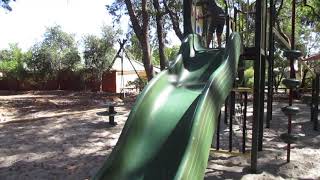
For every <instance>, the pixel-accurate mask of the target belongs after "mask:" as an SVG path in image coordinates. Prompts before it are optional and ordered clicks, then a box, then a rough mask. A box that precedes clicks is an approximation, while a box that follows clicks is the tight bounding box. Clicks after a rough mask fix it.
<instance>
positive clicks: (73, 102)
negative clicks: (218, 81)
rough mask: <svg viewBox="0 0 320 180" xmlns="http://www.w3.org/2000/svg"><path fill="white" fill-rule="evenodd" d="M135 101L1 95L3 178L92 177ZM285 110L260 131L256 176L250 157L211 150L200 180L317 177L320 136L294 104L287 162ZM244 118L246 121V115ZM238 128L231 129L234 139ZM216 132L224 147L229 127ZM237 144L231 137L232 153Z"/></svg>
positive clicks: (45, 93) (0, 170)
mask: <svg viewBox="0 0 320 180" xmlns="http://www.w3.org/2000/svg"><path fill="white" fill-rule="evenodd" d="M110 102H117V103H118V106H117V107H116V108H115V110H116V111H117V112H118V115H117V116H116V118H115V121H116V122H117V123H118V125H117V126H115V127H112V126H110V125H109V124H108V117H107V116H105V115H104V112H105V111H106V109H107V104H108V103H110ZM133 102H134V97H127V98H125V99H124V100H123V101H122V100H120V99H119V98H117V97H116V96H112V95H110V94H105V93H84V92H65V91H41V92H19V93H10V92H0V179H1V180H29V179H35V180H51V179H52V180H56V179H72V180H73V179H74V180H81V179H90V178H91V177H92V176H93V175H94V174H95V173H96V172H97V171H98V169H99V168H100V167H101V166H102V164H103V162H104V161H105V160H106V158H107V156H108V155H109V154H110V153H111V151H112V148H113V147H114V145H115V144H116V142H117V140H118V138H119V135H120V133H121V130H122V128H123V125H124V123H125V121H126V119H127V116H128V115H129V112H130V109H131V107H132V105H133ZM283 105H284V104H278V103H275V105H274V109H275V110H274V112H273V113H274V119H273V121H272V124H271V126H272V127H273V128H272V129H268V130H265V132H264V134H265V142H264V145H265V146H264V151H263V152H262V153H260V154H259V162H258V164H259V166H258V169H259V173H258V174H249V170H248V169H249V165H250V158H249V157H250V155H248V154H245V155H241V156H238V155H235V154H231V155H230V154H225V153H216V152H212V153H211V155H212V156H211V157H210V158H209V163H208V168H207V170H206V177H205V179H207V180H211V179H241V178H242V179H253V178H254V179H286V178H294V179H298V178H300V179H302V178H303V179H320V161H319V159H320V132H315V131H313V130H312V125H311V123H310V122H309V118H310V115H309V114H310V113H309V109H308V107H307V106H306V105H303V104H300V105H299V106H301V109H302V111H303V112H302V113H301V114H300V115H298V117H297V118H296V119H294V121H293V123H294V124H293V127H294V129H293V132H295V134H298V136H299V142H298V143H297V144H295V145H294V146H293V149H292V161H291V163H289V164H287V163H285V157H286V152H285V144H284V143H283V142H281V140H280V138H279V134H281V133H282V132H285V128H286V125H285V123H286V119H285V117H284V116H283V115H282V114H281V111H279V109H280V107H281V106H283ZM248 114H249V119H250V110H249V113H248ZM239 127H240V126H239ZM249 130H250V123H249ZM238 131H239V130H238V129H237V126H236V125H235V128H234V132H235V133H234V134H235V136H237V132H238ZM250 133H251V131H248V134H247V136H248V140H249V141H250V138H251V135H250ZM220 134H221V136H222V145H221V146H222V148H224V144H223V142H224V141H223V136H227V134H228V132H227V128H226V127H225V129H222V130H221V132H220ZM238 134H239V133H238ZM234 138H235V139H237V138H236V137H234ZM225 144H227V143H225ZM239 144H241V141H239V142H237V141H236V140H235V142H234V151H237V149H238V145H239ZM248 144H249V143H248ZM224 149H226V148H224ZM248 149H249V147H248Z"/></svg>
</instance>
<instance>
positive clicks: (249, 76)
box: [244, 67, 254, 87]
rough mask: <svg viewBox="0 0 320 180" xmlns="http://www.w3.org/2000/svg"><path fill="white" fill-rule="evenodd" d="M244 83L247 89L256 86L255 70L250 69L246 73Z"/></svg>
mask: <svg viewBox="0 0 320 180" xmlns="http://www.w3.org/2000/svg"><path fill="white" fill-rule="evenodd" d="M244 81H245V86H246V87H253V84H254V70H253V67H250V68H248V69H246V70H245V71H244Z"/></svg>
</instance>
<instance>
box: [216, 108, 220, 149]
mask: <svg viewBox="0 0 320 180" xmlns="http://www.w3.org/2000/svg"><path fill="white" fill-rule="evenodd" d="M220 121H221V111H220V112H219V117H218V123H217V142H216V149H217V150H219V149H220Z"/></svg>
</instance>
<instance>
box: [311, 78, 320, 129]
mask: <svg viewBox="0 0 320 180" xmlns="http://www.w3.org/2000/svg"><path fill="white" fill-rule="evenodd" d="M319 76H320V74H319V73H317V75H316V82H315V84H316V85H315V88H316V91H315V104H314V119H313V125H314V126H313V129H314V130H315V131H318V111H319V107H318V106H319V83H320V82H319V80H320V78H319Z"/></svg>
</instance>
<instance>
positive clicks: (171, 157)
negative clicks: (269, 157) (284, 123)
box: [95, 0, 319, 179]
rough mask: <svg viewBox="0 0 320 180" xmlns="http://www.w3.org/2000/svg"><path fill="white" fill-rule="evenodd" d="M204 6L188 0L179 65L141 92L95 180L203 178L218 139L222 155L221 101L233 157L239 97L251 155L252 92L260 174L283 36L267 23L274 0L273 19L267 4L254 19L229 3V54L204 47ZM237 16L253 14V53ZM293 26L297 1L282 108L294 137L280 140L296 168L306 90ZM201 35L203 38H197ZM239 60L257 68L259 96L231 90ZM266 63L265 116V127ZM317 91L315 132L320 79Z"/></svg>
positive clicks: (261, 2) (254, 152)
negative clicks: (295, 124)
mask: <svg viewBox="0 0 320 180" xmlns="http://www.w3.org/2000/svg"><path fill="white" fill-rule="evenodd" d="M204 4H205V3H204V2H202V1H193V2H190V1H188V0H184V7H183V8H184V9H183V10H184V11H183V13H184V34H185V37H187V38H186V39H185V41H183V43H182V45H181V48H180V52H179V54H178V56H177V58H176V60H175V63H174V64H173V65H172V66H170V67H168V69H167V70H165V71H163V72H162V73H160V74H159V75H158V76H157V77H155V78H154V79H153V80H152V81H151V82H150V83H149V84H148V85H147V87H146V88H145V89H144V90H143V92H142V94H141V95H140V96H139V98H138V100H137V101H136V104H135V106H134V108H133V109H132V111H131V113H130V116H129V118H128V120H127V123H126V125H125V127H124V129H123V131H122V134H121V136H120V139H119V141H118V143H117V145H116V147H115V148H114V150H113V152H112V153H111V155H110V157H109V159H108V161H107V162H106V163H105V164H104V166H103V167H102V169H101V170H100V171H99V173H98V174H97V175H96V177H95V179H141V178H142V179H202V178H203V175H204V170H205V168H206V164H207V158H208V155H209V152H210V145H211V142H212V138H213V136H214V135H215V133H216V132H217V137H216V138H217V139H216V143H217V146H216V148H217V149H219V133H218V132H219V127H220V120H219V119H220V117H221V112H220V109H221V107H222V105H223V102H226V103H225V116H224V117H225V123H227V120H228V116H227V114H226V113H227V111H228V109H229V111H230V115H229V122H228V123H229V129H230V130H229V151H230V152H232V125H233V124H232V121H233V114H234V111H235V108H234V105H235V99H236V98H235V97H236V92H238V93H240V96H241V97H242V96H243V97H244V101H243V102H244V109H243V127H242V128H243V137H242V138H243V146H242V152H243V153H244V152H246V145H245V141H246V140H245V139H246V137H245V136H246V107H247V97H248V92H252V93H253V119H252V140H251V143H252V144H251V154H250V156H251V172H252V173H256V172H257V160H258V151H262V150H263V130H264V122H266V127H267V128H272V127H270V121H271V120H272V102H273V64H274V62H273V61H274V40H275V38H274V36H279V35H278V34H277V32H276V30H275V29H274V28H273V26H274V22H273V18H269V19H268V18H267V17H268V16H269V17H273V15H274V13H275V12H274V9H275V8H274V6H275V3H274V2H273V0H270V1H269V4H270V8H269V9H268V10H269V12H267V3H266V0H257V1H256V6H255V12H254V13H251V12H243V11H240V10H237V8H236V7H229V6H228V5H227V3H226V2H225V5H226V8H225V9H226V11H227V12H228V9H230V8H233V9H234V12H235V13H234V17H233V18H231V17H229V16H228V17H227V32H226V37H227V38H228V41H227V43H226V47H225V48H224V49H219V50H218V49H207V48H205V47H203V46H202V45H201V44H202V43H201V37H202V38H203V37H205V36H206V30H205V27H207V24H206V21H205V20H203V19H201V20H200V18H197V17H198V16H199V17H200V16H203V14H204V12H201V11H202V10H203V9H205V5H204ZM197 6H198V7H197ZM190 12H191V13H190ZM238 12H241V13H244V14H249V13H251V14H254V15H255V36H254V37H255V38H254V41H255V42H254V46H253V47H246V46H244V47H242V46H241V44H240V39H241V38H240V36H239V35H237V34H235V33H230V30H233V31H237V13H238ZM268 14H269V15H268ZM294 24H295V1H294V0H293V3H292V34H291V46H287V48H288V49H289V50H286V51H285V53H284V54H285V56H286V57H287V58H288V60H289V61H290V78H288V79H285V80H284V81H283V84H284V85H285V86H286V87H287V88H288V89H289V98H288V99H289V103H288V104H289V106H286V107H284V108H282V111H283V112H284V113H285V114H286V115H287V117H288V132H287V133H285V134H283V135H281V138H282V139H283V141H284V142H286V143H287V162H290V150H291V144H292V143H294V142H295V141H296V140H297V138H296V137H295V136H294V135H293V133H292V131H291V129H292V118H293V117H294V115H295V114H297V113H298V112H299V109H298V108H296V107H295V106H293V90H294V89H295V88H297V86H298V85H299V84H300V82H299V81H298V80H296V79H295V71H294V68H293V66H294V65H293V64H294V60H296V59H298V58H299V57H300V56H301V52H299V51H297V50H296V49H295V42H294V41H295V37H294V36H295V35H294V34H295V27H294ZM201 27H202V28H201ZM203 27H204V28H203ZM195 32H196V33H199V34H200V36H199V35H195V34H194V33H195ZM230 34H231V35H230ZM203 39H206V38H203ZM278 39H281V38H280V37H278ZM242 40H243V39H242ZM280 41H281V40H280ZM267 42H268V43H267ZM204 44H206V43H204ZM242 48H243V51H241V49H242ZM240 53H241V55H240ZM238 58H239V61H240V62H241V61H244V60H253V61H254V87H253V90H251V89H244V88H234V89H233V90H232V86H233V85H234V84H235V76H236V70H237V66H238ZM267 60H268V95H267V114H266V115H267V116H266V120H265V121H264V102H265V98H264V94H265V79H266V77H265V74H266V72H265V69H266V61H267ZM218 74H219V75H218ZM314 89H315V92H314V93H313V95H314V96H315V97H316V98H313V103H314V104H313V105H312V106H311V107H312V112H313V115H312V120H313V122H314V124H315V129H317V128H316V127H317V123H318V122H317V121H318V120H317V117H316V116H317V115H316V114H317V112H318V105H317V97H318V96H317V95H318V94H319V76H316V77H315V82H314ZM316 91H317V92H316ZM230 92H231V94H230V96H229V98H228V99H229V100H228V101H227V100H226V98H227V95H228V94H229V93H230ZM227 104H229V106H228V105H227ZM216 129H218V130H217V131H216Z"/></svg>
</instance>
